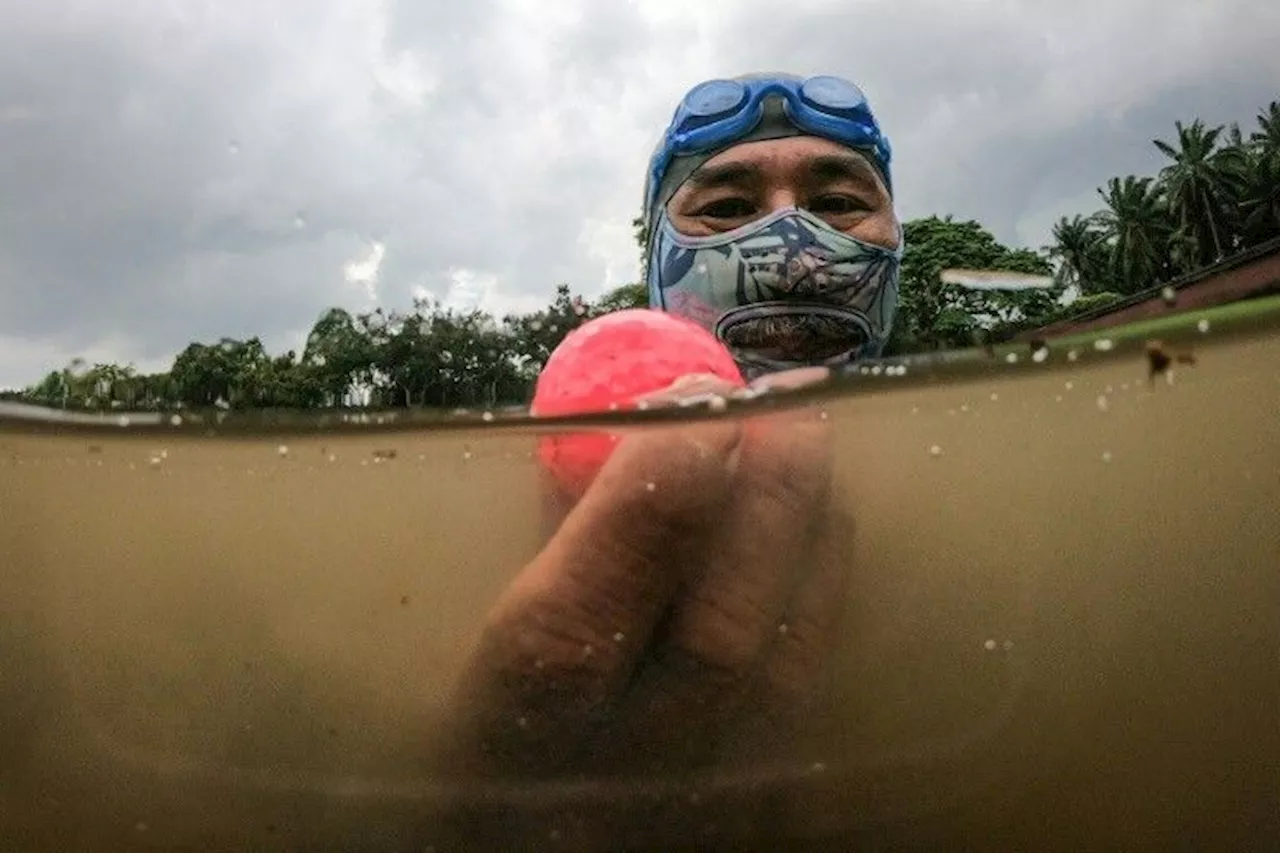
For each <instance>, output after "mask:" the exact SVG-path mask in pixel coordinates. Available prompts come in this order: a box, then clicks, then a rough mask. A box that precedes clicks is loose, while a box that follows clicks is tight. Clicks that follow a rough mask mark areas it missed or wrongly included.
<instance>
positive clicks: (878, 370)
mask: <svg viewBox="0 0 1280 853" xmlns="http://www.w3.org/2000/svg"><path fill="white" fill-rule="evenodd" d="M883 372H884V368H883V367H881V366H880V365H878V364H877V365H876V366H875V367H873V368H871V375H872V376H879V375H880V374H881V373H883Z"/></svg>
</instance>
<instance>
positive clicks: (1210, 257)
mask: <svg viewBox="0 0 1280 853" xmlns="http://www.w3.org/2000/svg"><path fill="white" fill-rule="evenodd" d="M1175 126H1176V127H1177V129H1178V141H1177V145H1176V146H1174V145H1170V144H1169V143H1167V142H1164V141H1162V140H1159V139H1156V140H1154V142H1155V145H1156V147H1157V148H1159V149H1160V150H1161V151H1162V152H1164V154H1165V156H1167V157H1168V158H1169V159H1171V160H1172V161H1173V162H1172V163H1170V164H1169V165H1168V166H1165V168H1164V169H1162V170H1161V171H1160V180H1161V181H1162V182H1163V184H1164V189H1165V195H1166V197H1167V201H1168V206H1169V211H1170V213H1171V214H1172V215H1173V217H1174V219H1175V220H1176V221H1177V223H1178V226H1179V230H1180V231H1181V232H1182V240H1181V243H1182V244H1183V245H1185V246H1187V247H1188V248H1190V247H1191V246H1192V245H1194V247H1195V248H1194V251H1195V254H1194V256H1193V257H1192V258H1188V259H1187V260H1190V261H1192V266H1204V265H1206V264H1210V263H1213V262H1214V261H1217V260H1219V259H1221V258H1222V257H1224V256H1225V255H1226V254H1227V252H1228V251H1230V249H1231V248H1232V242H1233V241H1232V239H1231V234H1230V231H1229V218H1230V210H1231V209H1232V207H1234V205H1235V202H1236V199H1237V198H1238V196H1239V192H1240V189H1241V185H1242V183H1243V181H1242V178H1243V175H1244V168H1243V159H1242V158H1243V151H1242V150H1241V149H1239V148H1236V147H1235V146H1232V145H1227V146H1219V145H1218V138H1219V137H1220V136H1221V135H1222V131H1223V130H1224V129H1225V128H1224V127H1222V126H1218V127H1206V126H1205V124H1204V123H1203V122H1202V121H1200V120H1199V119H1196V120H1195V121H1194V122H1192V123H1191V124H1190V125H1189V126H1187V125H1183V124H1182V122H1177V123H1176V124H1175Z"/></svg>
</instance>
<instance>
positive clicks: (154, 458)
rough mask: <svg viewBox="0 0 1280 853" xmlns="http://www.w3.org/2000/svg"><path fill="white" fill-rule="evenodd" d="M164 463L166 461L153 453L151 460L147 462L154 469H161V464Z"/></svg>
mask: <svg viewBox="0 0 1280 853" xmlns="http://www.w3.org/2000/svg"><path fill="white" fill-rule="evenodd" d="M163 461H164V460H163V459H161V458H160V457H159V456H158V455H157V454H154V453H153V454H151V458H150V459H148V460H147V463H148V464H149V465H150V466H151V467H152V468H159V467H160V463H161V462H163Z"/></svg>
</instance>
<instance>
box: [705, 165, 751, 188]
mask: <svg viewBox="0 0 1280 853" xmlns="http://www.w3.org/2000/svg"><path fill="white" fill-rule="evenodd" d="M759 180H760V170H759V169H758V168H757V167H755V166H753V165H751V164H749V163H725V164H724V165H723V166H699V167H698V168H697V169H694V171H693V174H691V175H689V178H688V184H689V188H690V189H695V190H709V189H715V188H716V187H725V186H734V185H737V186H741V185H743V184H749V183H753V182H759Z"/></svg>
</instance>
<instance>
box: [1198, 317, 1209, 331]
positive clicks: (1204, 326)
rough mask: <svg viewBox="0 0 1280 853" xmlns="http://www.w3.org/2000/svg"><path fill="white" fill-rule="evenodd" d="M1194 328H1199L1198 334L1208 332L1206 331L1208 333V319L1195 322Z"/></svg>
mask: <svg viewBox="0 0 1280 853" xmlns="http://www.w3.org/2000/svg"><path fill="white" fill-rule="evenodd" d="M1196 328H1197V329H1199V330H1200V334H1202V335H1206V334H1208V333H1209V321H1208V320H1201V321H1200V322H1199V323H1196Z"/></svg>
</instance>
